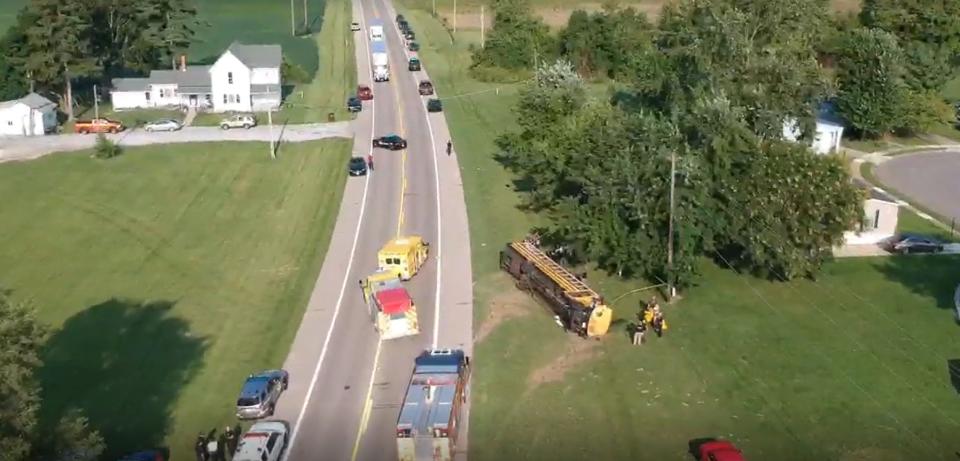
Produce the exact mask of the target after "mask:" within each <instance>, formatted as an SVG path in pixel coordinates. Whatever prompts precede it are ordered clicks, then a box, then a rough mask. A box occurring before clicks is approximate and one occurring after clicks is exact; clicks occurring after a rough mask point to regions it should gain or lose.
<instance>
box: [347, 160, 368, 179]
mask: <svg viewBox="0 0 960 461" xmlns="http://www.w3.org/2000/svg"><path fill="white" fill-rule="evenodd" d="M347 170H348V171H349V172H350V176H366V174H367V162H366V160H364V159H363V158H361V157H351V158H350V163H349V164H348V166H347Z"/></svg>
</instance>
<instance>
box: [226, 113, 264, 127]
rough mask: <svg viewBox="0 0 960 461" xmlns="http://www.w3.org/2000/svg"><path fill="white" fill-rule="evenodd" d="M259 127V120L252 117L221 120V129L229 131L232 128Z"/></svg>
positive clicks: (237, 116)
mask: <svg viewBox="0 0 960 461" xmlns="http://www.w3.org/2000/svg"><path fill="white" fill-rule="evenodd" d="M255 126H257V119H255V118H253V116H252V115H233V116H230V117H227V118H225V119H223V120H220V128H223V129H224V130H229V129H230V128H248V129H249V128H253V127H255Z"/></svg>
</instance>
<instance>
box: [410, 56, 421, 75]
mask: <svg viewBox="0 0 960 461" xmlns="http://www.w3.org/2000/svg"><path fill="white" fill-rule="evenodd" d="M407 70H409V71H410V72H416V71H418V70H420V60H419V59H417V58H410V60H409V61H408V62H407Z"/></svg>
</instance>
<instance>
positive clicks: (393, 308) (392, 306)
mask: <svg viewBox="0 0 960 461" xmlns="http://www.w3.org/2000/svg"><path fill="white" fill-rule="evenodd" d="M376 296H377V304H379V305H380V310H382V311H383V313H384V314H387V315H395V314H403V313H404V312H407V311H408V310H410V307H411V306H413V300H412V299H410V294H409V293H407V289H406V288H403V287H400V288H391V289H389V290H383V291H378V292H377V295H376Z"/></svg>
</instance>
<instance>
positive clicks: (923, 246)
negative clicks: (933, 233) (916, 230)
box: [885, 234, 943, 254]
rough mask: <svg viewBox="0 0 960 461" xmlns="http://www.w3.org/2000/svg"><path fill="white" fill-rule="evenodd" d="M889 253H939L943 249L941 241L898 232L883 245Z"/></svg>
mask: <svg viewBox="0 0 960 461" xmlns="http://www.w3.org/2000/svg"><path fill="white" fill-rule="evenodd" d="M885 247H886V249H887V251H889V252H891V253H901V254H907V253H939V252H941V251H943V242H941V241H939V240H937V239H935V238H931V237H926V236H923V235H916V234H899V235H896V236H894V237H893V238H891V239H890V240H888V241H887V242H886V245H885Z"/></svg>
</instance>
